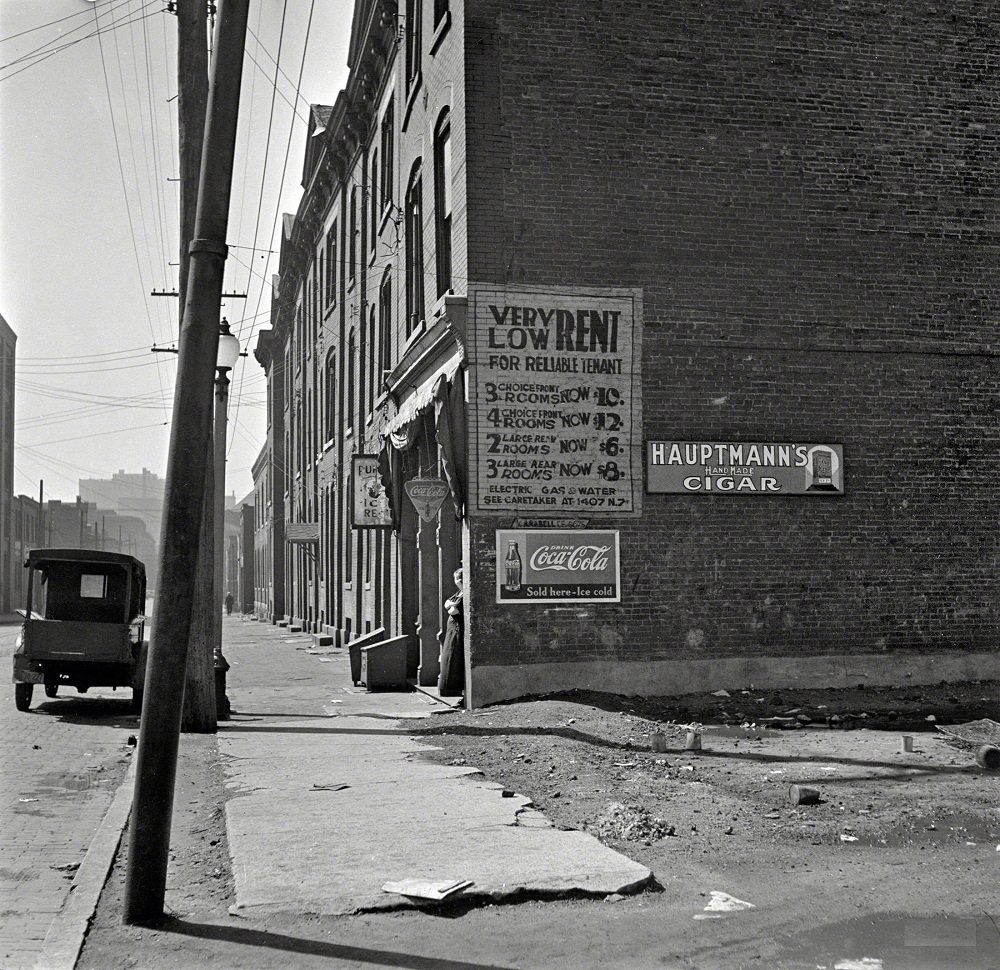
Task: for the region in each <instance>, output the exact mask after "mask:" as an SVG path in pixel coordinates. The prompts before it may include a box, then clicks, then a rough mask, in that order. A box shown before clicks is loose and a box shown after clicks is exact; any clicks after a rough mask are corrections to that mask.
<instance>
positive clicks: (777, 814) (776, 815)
mask: <svg viewBox="0 0 1000 970" xmlns="http://www.w3.org/2000/svg"><path fill="white" fill-rule="evenodd" d="M764 818H781V813H780V812H768V813H767V814H766V815H765V816H764Z"/></svg>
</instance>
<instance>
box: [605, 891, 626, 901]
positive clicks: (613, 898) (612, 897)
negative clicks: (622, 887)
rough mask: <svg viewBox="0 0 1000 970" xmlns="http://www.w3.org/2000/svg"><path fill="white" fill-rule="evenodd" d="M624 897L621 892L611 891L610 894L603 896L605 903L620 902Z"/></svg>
mask: <svg viewBox="0 0 1000 970" xmlns="http://www.w3.org/2000/svg"><path fill="white" fill-rule="evenodd" d="M624 899H625V897H624V896H623V895H622V894H621V893H612V894H611V895H610V896H605V897H604V901H605V902H606V903H620V902H622V901H623V900H624Z"/></svg>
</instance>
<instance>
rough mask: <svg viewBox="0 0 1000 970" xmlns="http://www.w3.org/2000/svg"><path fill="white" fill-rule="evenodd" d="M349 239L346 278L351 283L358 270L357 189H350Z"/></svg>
mask: <svg viewBox="0 0 1000 970" xmlns="http://www.w3.org/2000/svg"><path fill="white" fill-rule="evenodd" d="M348 226H349V229H350V233H349V235H350V238H349V239H348V240H347V252H348V256H347V265H348V270H347V271H348V276H349V279H350V281H351V282H352V283H353V282H354V279H355V277H356V275H357V268H358V187H357V186H355V187H354V188H353V189H351V213H350V218H349V222H348Z"/></svg>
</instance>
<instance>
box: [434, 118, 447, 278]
mask: <svg viewBox="0 0 1000 970" xmlns="http://www.w3.org/2000/svg"><path fill="white" fill-rule="evenodd" d="M434 241H435V250H434V252H435V258H436V263H437V295H438V296H441V295H442V294H444V293H447V292H448V290H450V289H451V115H450V113H449V111H448V109H447V108H445V109H444V111H442V112H441V117H440V118H439V119H438V123H437V126H436V128H435V129H434Z"/></svg>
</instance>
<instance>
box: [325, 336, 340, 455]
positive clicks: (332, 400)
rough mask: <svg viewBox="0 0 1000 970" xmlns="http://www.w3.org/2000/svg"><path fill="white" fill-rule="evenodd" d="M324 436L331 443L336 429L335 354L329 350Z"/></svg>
mask: <svg viewBox="0 0 1000 970" xmlns="http://www.w3.org/2000/svg"><path fill="white" fill-rule="evenodd" d="M325 417H326V434H325V440H326V441H331V440H332V439H333V438H334V436H335V435H336V429H337V353H336V351H334V350H331V351H330V353H328V354H327V355H326V415H325Z"/></svg>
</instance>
